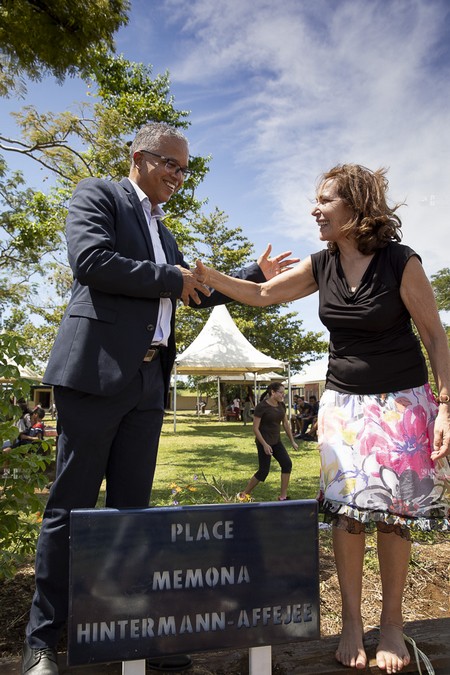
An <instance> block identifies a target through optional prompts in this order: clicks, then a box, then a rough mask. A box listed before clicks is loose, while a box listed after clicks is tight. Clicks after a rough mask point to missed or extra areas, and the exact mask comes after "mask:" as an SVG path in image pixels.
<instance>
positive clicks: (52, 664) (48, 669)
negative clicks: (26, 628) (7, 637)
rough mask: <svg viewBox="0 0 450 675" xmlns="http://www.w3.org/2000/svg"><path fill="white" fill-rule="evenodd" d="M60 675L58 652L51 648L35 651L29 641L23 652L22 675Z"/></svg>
mask: <svg viewBox="0 0 450 675" xmlns="http://www.w3.org/2000/svg"><path fill="white" fill-rule="evenodd" d="M28 674H29V675H59V668H58V658H57V656H56V650H55V649H50V647H43V648H41V649H33V647H30V645H29V644H28V642H27V641H25V644H24V645H23V650H22V675H28Z"/></svg>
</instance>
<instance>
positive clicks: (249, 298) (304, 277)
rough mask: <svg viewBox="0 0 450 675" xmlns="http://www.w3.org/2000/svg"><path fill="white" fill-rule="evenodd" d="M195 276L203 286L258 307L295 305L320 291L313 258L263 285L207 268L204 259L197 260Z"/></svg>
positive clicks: (303, 261)
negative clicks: (313, 270)
mask: <svg viewBox="0 0 450 675" xmlns="http://www.w3.org/2000/svg"><path fill="white" fill-rule="evenodd" d="M195 274H196V275H197V277H198V279H199V281H200V282H201V283H203V284H206V285H207V286H211V287H212V288H215V289H216V290H217V291H220V292H221V293H225V294H226V295H228V296H229V297H230V298H233V300H237V301H238V302H242V303H243V304H245V305H252V306H254V307H267V306H268V305H278V304H280V303H282V302H291V301H292V300H298V299H299V298H304V297H306V296H307V295H311V293H314V292H315V291H317V289H318V286H317V284H316V281H315V279H314V276H313V273H312V266H311V258H310V257H309V256H308V258H306V259H305V260H302V262H300V263H299V264H298V265H297V266H296V267H294V268H293V269H291V270H289V271H288V272H284V273H283V274H279V275H278V276H275V277H274V278H273V279H270V281H265V282H264V283H260V284H257V283H254V282H252V281H243V280H242V279H236V278H234V277H229V276H228V275H227V274H223V273H222V272H218V271H217V270H215V269H213V268H212V267H206V265H204V264H203V263H202V262H201V260H197V266H196V268H195Z"/></svg>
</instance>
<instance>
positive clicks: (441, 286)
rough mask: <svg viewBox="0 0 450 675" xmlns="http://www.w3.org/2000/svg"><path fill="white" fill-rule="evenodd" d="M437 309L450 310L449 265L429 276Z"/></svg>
mask: <svg viewBox="0 0 450 675" xmlns="http://www.w3.org/2000/svg"><path fill="white" fill-rule="evenodd" d="M431 285H432V286H433V290H434V294H435V296H436V302H437V306H438V309H439V310H445V311H447V312H448V311H450V267H444V269H442V270H439V272H436V274H433V275H432V277H431Z"/></svg>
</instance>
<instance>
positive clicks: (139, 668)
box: [122, 659, 145, 675]
mask: <svg viewBox="0 0 450 675" xmlns="http://www.w3.org/2000/svg"><path fill="white" fill-rule="evenodd" d="M122 675H145V659H141V660H140V661H123V662H122Z"/></svg>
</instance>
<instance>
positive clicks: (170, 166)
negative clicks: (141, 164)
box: [139, 150, 192, 178]
mask: <svg viewBox="0 0 450 675" xmlns="http://www.w3.org/2000/svg"><path fill="white" fill-rule="evenodd" d="M139 152H143V153H145V154H147V155H153V157H158V159H160V160H161V161H162V162H165V169H166V171H167V172H168V173H174V174H175V176H178V174H179V173H181V174H182V176H183V178H187V177H188V176H190V175H191V173H192V172H191V170H190V169H188V168H187V167H182V166H180V165H179V164H177V163H176V162H175V161H174V160H173V159H170V158H169V157H164V155H158V154H157V153H156V152H151V151H150V150H139Z"/></svg>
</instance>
